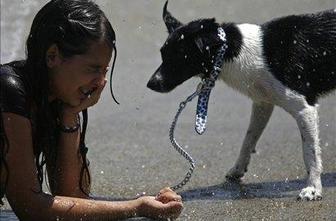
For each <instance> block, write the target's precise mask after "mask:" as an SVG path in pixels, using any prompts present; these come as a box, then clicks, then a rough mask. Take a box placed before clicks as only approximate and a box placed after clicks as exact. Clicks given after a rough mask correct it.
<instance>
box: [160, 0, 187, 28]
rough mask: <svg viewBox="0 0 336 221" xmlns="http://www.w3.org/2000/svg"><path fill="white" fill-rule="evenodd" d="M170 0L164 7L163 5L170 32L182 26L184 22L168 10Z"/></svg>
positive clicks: (164, 18) (164, 19)
mask: <svg viewBox="0 0 336 221" xmlns="http://www.w3.org/2000/svg"><path fill="white" fill-rule="evenodd" d="M167 5H168V0H167V1H166V3H165V5H164V7H163V14H162V17H163V21H164V22H165V24H166V26H167V29H168V32H169V34H170V33H172V32H174V31H175V30H176V29H177V28H178V27H180V26H182V25H183V24H182V23H181V22H180V21H178V20H177V19H176V18H174V17H173V16H172V15H171V14H170V12H169V11H168V10H167Z"/></svg>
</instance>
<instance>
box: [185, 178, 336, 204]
mask: <svg viewBox="0 0 336 221" xmlns="http://www.w3.org/2000/svg"><path fill="white" fill-rule="evenodd" d="M321 179H322V185H323V188H328V187H335V186H336V173H325V174H322V176H321ZM305 184H306V181H305V180H304V179H296V180H284V181H275V182H262V183H249V184H244V183H234V182H225V183H223V184H219V185H215V186H209V187H202V188H196V189H191V190H187V191H182V192H179V194H181V196H182V197H183V201H193V200H209V199H212V200H239V199H250V198H251V199H252V198H269V199H272V198H285V197H296V195H297V194H298V191H299V190H301V189H302V188H304V187H305ZM293 191H295V193H293Z"/></svg>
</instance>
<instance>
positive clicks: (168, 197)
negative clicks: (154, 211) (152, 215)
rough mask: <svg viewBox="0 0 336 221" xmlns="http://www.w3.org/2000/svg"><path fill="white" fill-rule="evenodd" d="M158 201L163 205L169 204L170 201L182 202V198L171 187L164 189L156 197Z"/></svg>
mask: <svg viewBox="0 0 336 221" xmlns="http://www.w3.org/2000/svg"><path fill="white" fill-rule="evenodd" d="M155 199H156V200H158V201H160V202H162V203H168V202H170V201H177V202H182V197H181V196H180V195H178V194H176V193H175V192H174V191H173V190H172V189H170V188H169V187H166V188H163V189H162V190H160V192H159V193H158V194H157V195H156V197H155Z"/></svg>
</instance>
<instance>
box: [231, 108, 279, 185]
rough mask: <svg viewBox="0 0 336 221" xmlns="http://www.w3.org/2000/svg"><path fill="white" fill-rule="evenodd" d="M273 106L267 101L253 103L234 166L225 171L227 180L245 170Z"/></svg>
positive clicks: (235, 177) (237, 176)
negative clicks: (248, 122) (247, 126)
mask: <svg viewBox="0 0 336 221" xmlns="http://www.w3.org/2000/svg"><path fill="white" fill-rule="evenodd" d="M273 108H274V106H273V105H272V104H268V103H256V102H255V103H253V106H252V113H251V120H250V125H249V128H248V130H247V133H246V136H245V139H244V142H243V145H242V148H241V150H240V154H239V157H238V159H237V161H236V163H235V165H234V167H233V168H232V169H231V170H230V171H229V172H228V173H227V175H226V178H227V179H228V180H233V181H235V180H239V179H240V178H241V177H243V176H244V173H245V172H246V171H247V166H248V164H249V163H250V158H251V153H254V152H255V147H256V144H257V142H258V140H259V138H260V136H261V134H262V132H263V131H264V129H265V127H266V125H267V122H268V120H269V119H270V117H271V115H272V112H273Z"/></svg>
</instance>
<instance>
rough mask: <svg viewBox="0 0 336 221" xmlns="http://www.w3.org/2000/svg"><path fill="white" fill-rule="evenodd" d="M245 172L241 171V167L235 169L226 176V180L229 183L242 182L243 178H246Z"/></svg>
mask: <svg viewBox="0 0 336 221" xmlns="http://www.w3.org/2000/svg"><path fill="white" fill-rule="evenodd" d="M244 172H245V170H241V169H239V167H233V168H232V169H231V170H229V172H228V173H227V174H226V176H225V178H226V180H228V181H232V182H240V181H241V178H242V177H243V176H244Z"/></svg>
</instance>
